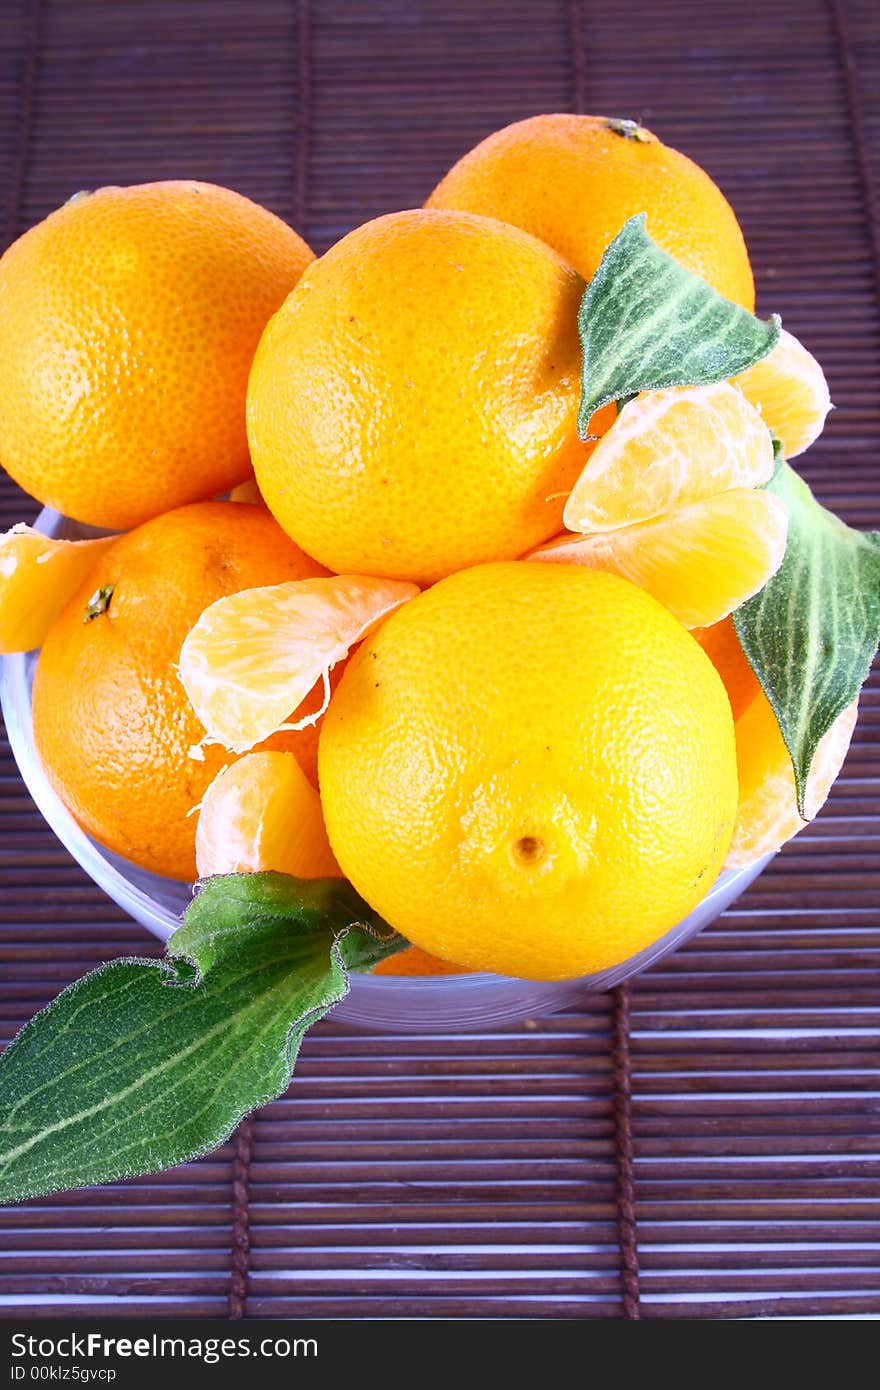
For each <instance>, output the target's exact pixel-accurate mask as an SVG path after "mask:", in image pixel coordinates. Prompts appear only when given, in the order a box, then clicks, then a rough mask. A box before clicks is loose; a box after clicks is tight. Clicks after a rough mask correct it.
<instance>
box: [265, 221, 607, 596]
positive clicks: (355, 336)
mask: <svg viewBox="0 0 880 1390" xmlns="http://www.w3.org/2000/svg"><path fill="white" fill-rule="evenodd" d="M583 290H584V284H583V281H582V280H581V278H580V276H578V275H576V274H575V272H574V271H573V270H572V269H571V268H570V267H569V266H568V265H566V264H565V263H564V262H563V261H562V260H561V259H560V257H559V256H557V255H556V254H555V252H553V251H551V250H550V249H549V247H547V246H545V245H544V244H543V243H542V242H540V241H537V240H535V238H534V237H530V236H528V235H526V233H524V232H521V231H519V230H517V229H516V228H513V227H507V226H504V225H502V224H501V223H499V222H495V221H490V220H488V219H487V218H482V217H473V216H471V215H469V214H467V213H458V212H436V211H434V212H425V211H418V210H417V211H414V212H400V213H392V214H389V215H388V216H386V217H380V218H378V219H377V220H376V221H374V222H368V223H367V224H366V225H365V226H363V227H359V228H358V229H357V230H356V231H354V232H352V233H350V235H349V236H347V237H344V238H343V240H342V241H340V242H338V243H337V245H336V246H334V247H333V248H332V249H331V250H330V251H328V252H327V254H326V255H325V256H322V257H321V259H320V260H319V261H316V262H315V263H314V265H313V266H311V267H310V269H309V270H308V271H307V272H306V274H305V275H304V276H303V279H302V280H301V282H300V283H299V285H298V286H297V288H296V289H295V290H294V292H293V294H292V295H291V296H290V297H289V299H288V300H287V301H286V303H285V304H284V307H283V308H282V309H281V310H280V311H279V312H278V313H277V314H276V315H275V317H274V318H273V319H272V321H271V323H270V324H269V326H268V328H267V329H266V332H265V333H264V335H263V338H262V340H261V342H260V346H259V349H258V351H257V355H256V358H255V360H254V365H253V370H252V372H251V378H250V385H249V387H248V437H249V439H250V446H251V454H252V457H253V463H254V470H255V473H256V478H257V483H258V485H259V488H260V492H261V493H262V495H263V497H264V498H265V500H266V502H267V504H268V506H269V508H270V510H271V511H272V512H273V513H274V514H275V516H276V517H277V518H278V520H279V522H280V523H281V525H282V526H283V527H284V529H285V530H286V531H288V532H289V533H290V535H291V536H293V538H294V540H296V541H297V543H298V544H299V545H301V546H302V547H303V549H304V550H306V551H307V552H308V553H309V554H310V555H314V556H315V557H316V558H317V559H318V560H320V561H321V563H322V564H324V565H326V566H327V567H328V569H331V570H335V571H336V572H337V573H340V574H343V573H351V574H372V575H384V576H389V577H393V578H396V579H411V580H415V581H416V582H417V583H428V582H432V581H433V580H435V579H438V578H439V577H440V576H442V575H445V574H449V573H450V572H451V571H453V570H457V569H461V568H463V567H464V566H467V565H473V564H475V563H477V562H479V561H483V560H493V559H503V558H513V557H516V556H518V555H521V554H522V553H523V552H524V551H526V550H528V549H529V548H530V547H531V546H534V545H537V544H538V543H539V542H540V541H542V540H545V539H546V538H547V537H548V536H550V535H552V534H553V532H554V531H558V530H559V526H560V523H561V518H562V500H561V494H564V493H565V492H567V491H568V489H569V488H570V487H571V486H572V484H573V483H574V481H575V479H576V478H577V476H578V474H579V473H580V471H581V468H582V467H583V464H584V461H585V459H586V458H587V457H588V454H589V451H590V447H591V446H590V445H589V444H583V443H582V442H581V441H580V440H579V439H578V437H577V431H576V416H577V407H578V399H579V396H580V364H581V349H580V343H579V340H578V333H577V314H578V307H579V304H580V300H581V296H582V294H583ZM613 414H614V412H613V407H612V408H611V411H610V412H607V411H606V412H605V413H604V415H603V419H602V420H601V421H599V422H598V423H597V425H596V427H595V428H596V430H597V431H598V430H599V429H600V428H601V424H602V423H603V422H604V423H606V424H607V423H610V420H611V419H613Z"/></svg>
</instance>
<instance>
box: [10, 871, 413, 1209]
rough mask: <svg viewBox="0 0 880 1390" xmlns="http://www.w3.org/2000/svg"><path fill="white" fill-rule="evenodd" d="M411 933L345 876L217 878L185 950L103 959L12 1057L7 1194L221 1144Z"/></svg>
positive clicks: (34, 1024)
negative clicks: (319, 1023)
mask: <svg viewBox="0 0 880 1390" xmlns="http://www.w3.org/2000/svg"><path fill="white" fill-rule="evenodd" d="M406 944H407V943H406V942H405V941H404V940H403V938H401V937H399V936H397V935H396V933H393V932H392V931H391V930H390V928H389V927H387V925H386V924H385V923H382V922H381V921H379V919H377V918H376V917H375V915H374V914H373V913H372V912H371V911H370V909H369V908H368V907H367V905H366V904H365V903H364V902H363V901H362V900H361V899H360V898H358V897H357V895H356V894H355V893H354V890H353V889H352V888H351V887H350V886H349V885H346V884H343V883H342V882H341V881H340V882H334V881H331V880H324V881H321V882H320V883H314V884H313V883H304V882H300V881H298V880H296V879H290V878H286V877H285V876H283V875H280V874H253V875H247V876H245V875H240V876H238V875H237V876H230V877H229V878H215V879H210V880H208V881H207V882H206V884H205V885H204V887H203V889H202V891H201V893H200V894H199V896H198V897H197V898H196V900H195V902H194V903H193V904H192V906H191V907H190V908H189V910H188V912H187V914H186V919H185V923H184V926H183V927H182V928H181V929H180V930H179V931H178V932H177V933H176V935H175V937H174V938H173V939H172V943H171V945H170V950H171V951H172V953H173V954H175V955H178V956H185V957H188V958H189V959H188V960H178V961H165V962H161V961H147V960H118V961H113V962H111V963H110V964H109V965H105V966H102V967H101V969H99V970H95V971H94V972H93V973H92V974H90V975H86V976H85V977H84V978H83V979H81V980H78V981H77V982H76V984H73V985H71V986H70V988H69V989H66V990H65V991H64V992H63V993H62V994H60V995H59V996H58V998H57V999H55V1000H54V1001H53V1002H52V1003H51V1004H50V1005H49V1006H48V1008H46V1009H44V1010H43V1012H42V1013H39V1014H37V1015H36V1017H35V1018H33V1019H32V1020H31V1021H30V1023H28V1024H26V1025H25V1027H24V1028H23V1029H22V1031H21V1033H19V1035H18V1037H17V1038H16V1039H15V1041H14V1042H13V1043H12V1044H11V1045H10V1047H9V1048H8V1049H7V1051H6V1053H5V1054H4V1055H3V1057H2V1058H0V1202H10V1201H20V1200H22V1199H23V1198H26V1197H33V1196H39V1195H42V1194H44V1193H47V1192H54V1191H57V1190H59V1189H65V1188H71V1187H78V1186H81V1185H83V1184H86V1183H98V1182H109V1181H112V1180H114V1179H116V1178H123V1177H130V1176H133V1175H135V1174H139V1173H150V1172H155V1171H156V1170H158V1169H162V1168H168V1167H171V1166H173V1165H174V1164H177V1163H183V1162H185V1161H186V1160H188V1159H191V1158H195V1157H197V1156H198V1155H200V1154H204V1153H207V1152H208V1151H209V1150H210V1149H213V1148H215V1147H216V1145H217V1144H220V1143H222V1141H223V1140H224V1139H225V1138H227V1136H228V1135H229V1134H230V1133H231V1132H232V1130H233V1129H234V1128H235V1126H236V1125H237V1124H238V1122H239V1120H241V1118H242V1117H243V1116H244V1115H245V1114H247V1112H248V1111H249V1110H252V1109H254V1108H255V1107H257V1106H260V1105H264V1104H265V1103H266V1102H267V1101H269V1100H272V1099H274V1098H275V1097H276V1096H278V1095H280V1094H281V1093H282V1092H283V1091H284V1090H285V1089H286V1087H287V1085H288V1082H289V1080H290V1074H291V1071H292V1070H293V1064H294V1060H295V1058H296V1054H297V1051H298V1049H299V1045H300V1042H301V1040H302V1036H303V1034H304V1032H305V1030H306V1028H307V1027H308V1026H309V1024H311V1023H313V1022H315V1021H316V1020H317V1019H318V1018H321V1017H322V1016H323V1015H324V1014H325V1013H326V1012H327V1010H328V1009H329V1008H331V1007H332V1005H333V1004H335V1003H338V1001H339V1000H340V999H342V998H343V997H344V995H345V994H346V992H347V990H348V975H347V969H367V968H369V966H370V965H371V964H374V963H375V962H376V961H377V960H379V959H381V958H382V956H384V955H390V954H393V952H395V951H397V950H400V949H402V948H403V947H404V946H405V945H406ZM189 961H192V962H193V964H190V963H189Z"/></svg>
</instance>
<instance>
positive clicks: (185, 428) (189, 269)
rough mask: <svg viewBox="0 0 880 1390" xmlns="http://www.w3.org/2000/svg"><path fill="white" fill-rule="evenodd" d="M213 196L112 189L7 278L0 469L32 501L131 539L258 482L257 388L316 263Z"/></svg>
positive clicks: (20, 248)
mask: <svg viewBox="0 0 880 1390" xmlns="http://www.w3.org/2000/svg"><path fill="white" fill-rule="evenodd" d="M313 259H314V257H313V255H312V252H311V251H310V250H309V248H308V246H306V244H305V242H304V241H302V240H301V238H300V237H298V236H297V234H296V232H294V231H292V230H291V228H290V227H287V226H285V224H284V223H283V222H282V221H281V220H280V218H277V217H275V216H274V215H273V214H272V213H270V212H267V211H266V209H265V208H261V207H259V206H258V205H257V204H256V203H252V202H251V201H250V200H249V199H247V198H244V197H242V196H241V195H240V194H238V193H234V192H232V191H231V190H229V189H225V188H217V187H215V186H214V185H212V184H206V183H195V182H183V181H169V182H163V183H150V184H141V185H137V186H135V187H131V188H102V189H99V190H98V191H97V192H95V193H91V194H89V195H87V196H84V197H80V198H78V199H76V200H75V201H73V202H71V203H68V204H65V206H64V207H62V208H59V209H58V211H57V212H54V213H52V214H51V216H50V217H48V218H46V220H45V221H44V222H41V223H40V224H39V225H38V226H36V227H33V228H32V229H31V230H30V231H29V232H26V233H25V235H24V236H23V237H21V238H20V239H19V240H18V241H17V242H15V243H14V245H13V246H11V247H10V249H9V250H8V251H7V252H6V254H5V256H4V257H3V259H2V261H0V462H2V464H3V466H4V467H5V468H6V469H7V471H8V472H9V473H11V475H12V477H13V478H14V479H15V481H16V482H17V483H19V484H20V486H21V487H23V488H24V489H25V490H26V491H27V492H29V493H31V495H32V496H34V497H36V498H38V499H39V500H40V501H41V502H43V503H46V504H48V505H49V506H52V507H55V508H56V509H57V510H58V511H61V512H64V513H66V514H67V515H68V516H72V517H75V518H76V519H77V520H78V521H84V522H88V523H90V524H92V525H95V526H106V527H110V528H111V529H114V530H124V529H126V528H127V527H130V526H135V525H137V524H138V523H140V522H141V521H145V520H146V519H147V518H149V517H151V516H156V515H157V514H158V513H159V512H163V511H166V510H169V509H170V508H172V507H177V506H180V505H182V504H183V503H186V502H192V501H196V500H197V499H199V498H204V497H209V496H211V495H213V494H216V493H220V492H224V491H225V490H226V489H227V488H229V487H231V486H232V485H233V484H235V483H238V482H241V480H242V479H243V478H245V477H247V475H248V473H249V472H250V465H249V461H248V451H247V438H246V432H245V421H244V402H245V391H246V387H247V376H248V371H249V370H250V364H251V361H252V359H253V355H254V352H255V351H256V347H257V343H258V341H259V338H260V334H261V333H262V331H263V328H264V327H265V325H266V323H267V322H268V320H269V318H270V317H271V315H272V314H273V313H274V312H275V310H276V309H277V308H278V306H279V305H280V304H282V303H283V301H284V299H285V297H286V295H287V294H288V293H289V292H290V290H292V289H293V286H294V285H295V284H296V282H297V280H298V279H299V277H300V275H301V274H302V272H303V271H304V269H305V268H306V266H307V265H308V263H309V262H310V261H311V260H313Z"/></svg>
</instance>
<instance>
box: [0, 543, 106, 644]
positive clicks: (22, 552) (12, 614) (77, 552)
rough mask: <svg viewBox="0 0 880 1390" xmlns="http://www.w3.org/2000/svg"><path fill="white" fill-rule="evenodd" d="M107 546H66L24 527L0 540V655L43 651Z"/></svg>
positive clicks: (68, 544)
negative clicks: (49, 634)
mask: <svg viewBox="0 0 880 1390" xmlns="http://www.w3.org/2000/svg"><path fill="white" fill-rule="evenodd" d="M112 544H113V539H112V537H110V538H108V539H106V540H92V541H62V540H52V539H51V538H50V537H49V536H43V535H41V534H40V532H39V531H35V530H34V529H33V527H31V526H25V525H24V523H23V522H20V523H19V524H18V525H17V526H13V527H12V529H11V530H10V531H6V532H4V534H3V535H2V536H0V652H27V651H30V650H31V648H32V647H39V646H40V644H41V643H42V641H43V638H44V637H45V636H46V633H47V632H48V631H49V628H50V627H51V625H52V622H53V620H54V619H55V618H57V616H58V614H59V613H60V612H61V610H62V608H63V607H64V605H65V603H66V602H67V600H68V599H69V598H70V595H71V594H72V593H73V592H74V590H75V589H76V588H77V587H78V586H79V584H80V583H81V582H82V580H83V579H84V578H85V576H86V575H87V574H88V573H89V570H91V569H92V568H93V567H94V565H95V564H96V563H97V559H98V556H99V555H101V554H102V553H103V552H104V551H105V550H107V549H108V548H109V547H110V546H111V545H112Z"/></svg>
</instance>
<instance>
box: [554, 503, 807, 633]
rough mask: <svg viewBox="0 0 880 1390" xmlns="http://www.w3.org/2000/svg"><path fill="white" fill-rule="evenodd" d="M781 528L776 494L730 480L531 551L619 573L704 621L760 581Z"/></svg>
mask: <svg viewBox="0 0 880 1390" xmlns="http://www.w3.org/2000/svg"><path fill="white" fill-rule="evenodd" d="M787 534H788V512H787V511H786V508H785V504H784V503H783V502H782V501H781V500H780V498H778V497H774V496H773V494H772V493H770V492H763V491H761V490H759V489H751V488H734V489H732V490H731V491H730V492H720V493H718V494H717V496H715V497H705V498H703V500H702V501H701V502H692V503H690V505H689V506H686V507H679V508H678V509H677V510H676V511H673V512H669V513H667V515H666V516H660V517H655V518H654V520H653V521H643V522H639V523H637V524H636V525H634V526H622V527H621V528H620V529H619V530H617V531H597V532H595V533H594V534H593V535H591V536H578V535H566V536H561V537H559V538H557V539H556V540H555V541H551V542H550V543H549V544H548V545H545V546H542V547H541V548H540V549H539V550H535V551H533V552H532V554H531V555H530V556H529V559H531V560H542V561H554V562H556V563H562V564H573V565H586V566H588V567H589V568H590V569H596V570H607V571H608V572H609V573H610V574H619V575H620V576H621V578H623V579H629V580H630V581H631V582H632V583H633V584H638V585H639V587H640V588H642V589H644V590H646V592H647V593H649V594H652V595H653V597H654V598H656V599H658V600H659V602H660V603H662V604H663V605H664V607H666V608H668V609H669V611H670V613H674V614H675V616H676V618H678V620H679V622H680V623H683V624H684V626H685V627H705V626H707V625H708V624H710V623H716V622H720V621H721V619H722V618H725V617H726V616H727V614H728V613H732V612H733V611H734V609H736V608H738V607H739V606H740V604H741V603H745V601H746V599H748V598H751V597H752V595H753V594H756V593H757V592H758V590H759V589H763V587H764V585H765V584H766V583H767V580H768V579H770V578H771V576H772V575H774V574H775V573H776V571H777V570H778V569H779V566H780V565H781V564H782V561H783V559H784V558H785V543H786V538H787Z"/></svg>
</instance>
